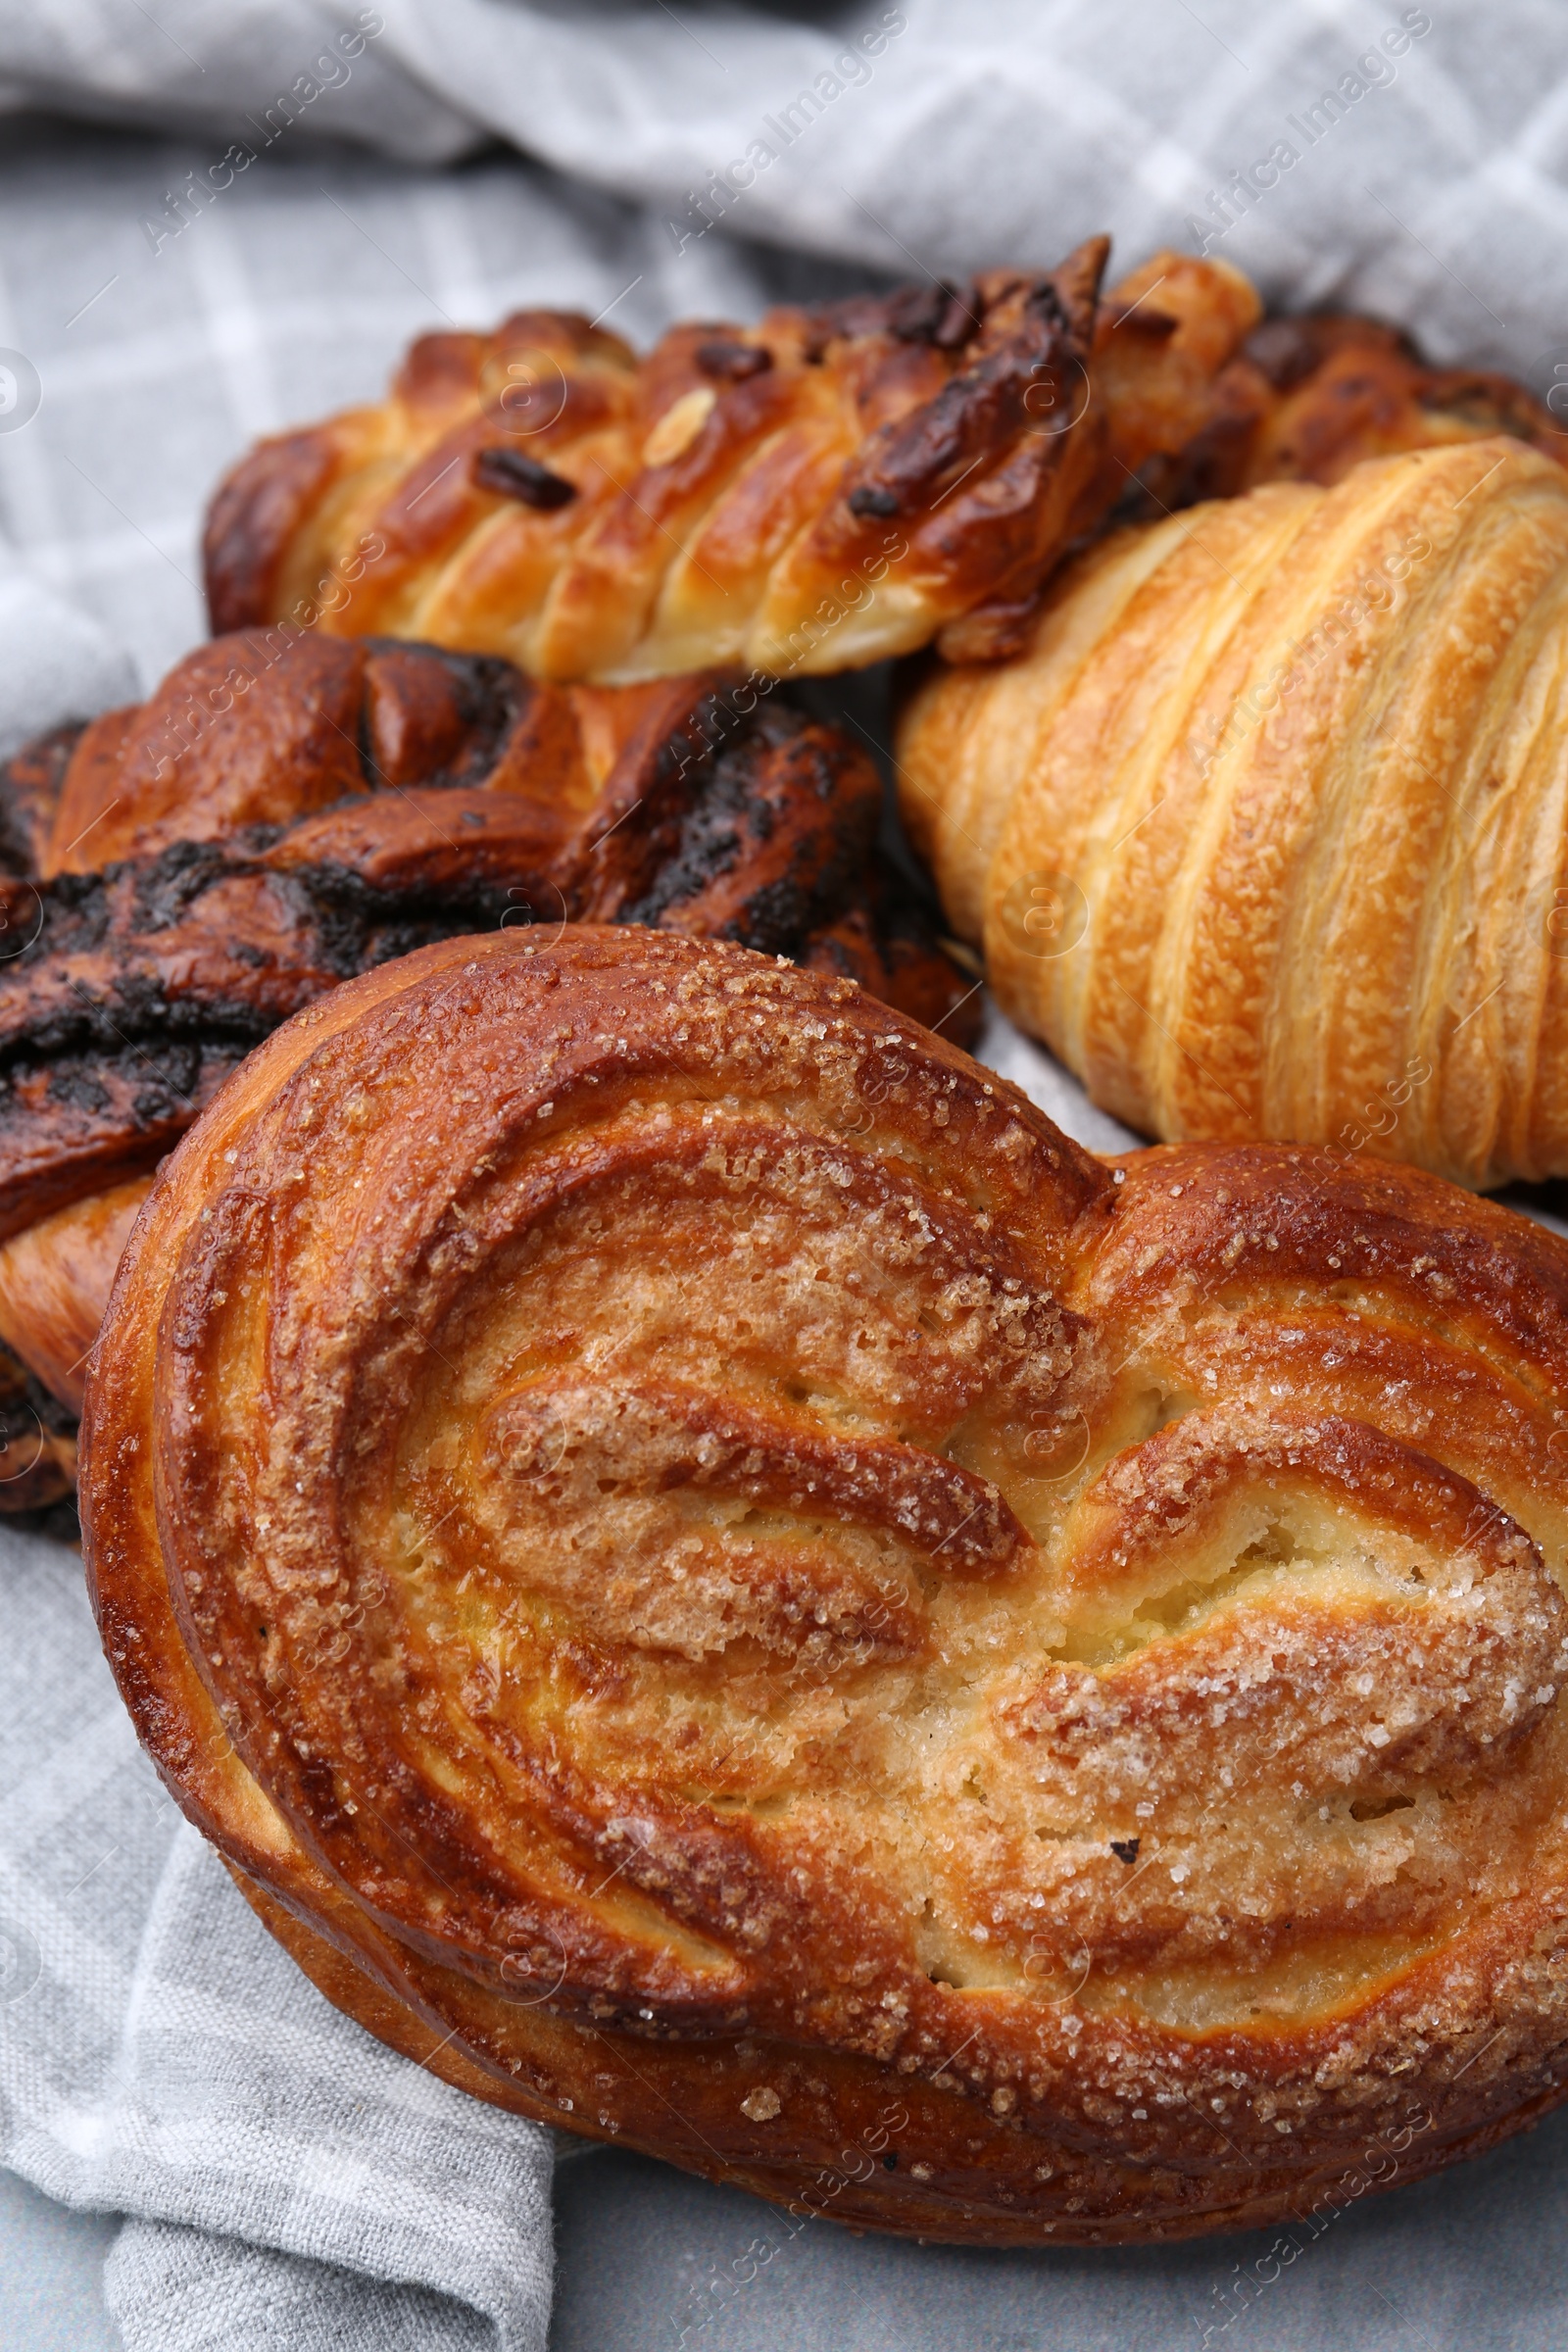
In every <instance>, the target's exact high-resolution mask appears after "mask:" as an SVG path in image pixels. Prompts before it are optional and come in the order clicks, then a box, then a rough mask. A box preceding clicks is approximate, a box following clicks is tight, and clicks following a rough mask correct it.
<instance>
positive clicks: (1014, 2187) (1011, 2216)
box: [83, 929, 1568, 2243]
mask: <svg viewBox="0 0 1568 2352" xmlns="http://www.w3.org/2000/svg"><path fill="white" fill-rule="evenodd" d="M1565 1402H1568V1249H1565V1247H1564V1246H1563V1245H1562V1244H1561V1243H1559V1242H1558V1241H1557V1240H1556V1239H1555V1238H1554V1237H1552V1236H1551V1235H1549V1234H1547V1233H1545V1232H1544V1231H1542V1230H1539V1229H1538V1228H1536V1227H1534V1226H1532V1225H1529V1224H1527V1223H1525V1222H1524V1221H1523V1220H1521V1219H1519V1218H1516V1217H1515V1216H1513V1215H1511V1214H1510V1213H1509V1212H1508V1211H1506V1210H1504V1209H1501V1208H1498V1207H1495V1206H1493V1205H1489V1204H1487V1203H1485V1202H1479V1201H1474V1200H1471V1199H1469V1198H1467V1197H1466V1196H1464V1195H1462V1194H1460V1193H1459V1192H1457V1191H1454V1190H1452V1189H1450V1188H1449V1187H1447V1186H1446V1185H1445V1184H1443V1183H1442V1182H1441V1181H1439V1180H1437V1179H1435V1178H1431V1177H1428V1176H1425V1175H1422V1174H1419V1173H1416V1172H1413V1171H1410V1170H1407V1169H1401V1168H1397V1167H1390V1166H1384V1165H1376V1164H1368V1163H1366V1162H1364V1161H1362V1160H1358V1159H1350V1158H1347V1157H1345V1156H1344V1155H1339V1154H1331V1153H1326V1152H1316V1153H1314V1152H1304V1151H1298V1150H1294V1149H1290V1148H1286V1147H1277V1146H1266V1145H1250V1146H1235V1147H1218V1146H1210V1145H1186V1146H1178V1147H1174V1148H1171V1149H1167V1150H1158V1151H1152V1152H1141V1153H1135V1154H1133V1155H1132V1156H1131V1157H1129V1158H1128V1159H1127V1160H1126V1161H1125V1162H1123V1163H1120V1164H1111V1163H1103V1162H1100V1161H1097V1160H1095V1159H1092V1158H1091V1157H1090V1156H1089V1155H1088V1154H1087V1153H1086V1152H1082V1151H1080V1150H1079V1149H1078V1148H1077V1147H1076V1146H1075V1145H1073V1144H1071V1143H1070V1142H1068V1141H1067V1139H1066V1138H1065V1137H1063V1136H1062V1135H1060V1134H1059V1133H1057V1131H1056V1130H1055V1129H1054V1127H1052V1125H1051V1124H1050V1122H1049V1121H1048V1120H1046V1119H1045V1118H1044V1117H1042V1116H1041V1115H1040V1114H1039V1113H1038V1112H1037V1111H1035V1110H1034V1109H1032V1108H1031V1107H1030V1106H1029V1105H1028V1104H1027V1103H1025V1102H1024V1100H1023V1099H1022V1098H1021V1097H1020V1096H1019V1095H1017V1094H1016V1093H1015V1092H1013V1091H1012V1090H1011V1089H1010V1088H1008V1087H1007V1086H1006V1085H1005V1084H1004V1083H1003V1082H1002V1081H1001V1080H999V1079H997V1078H995V1077H993V1076H992V1075H990V1074H989V1073H988V1072H986V1071H985V1070H983V1069H981V1068H979V1067H978V1066H977V1065H976V1064H975V1063H974V1062H972V1061H970V1060H969V1059H968V1058H967V1057H966V1056H965V1055H964V1054H961V1053H959V1052H957V1051H956V1049H953V1048H950V1047H948V1046H945V1045H943V1044H942V1043H940V1042H939V1041H938V1040H937V1039H935V1038H933V1037H932V1036H930V1035H929V1034H928V1033H926V1032H925V1031H923V1030H920V1029H919V1028H918V1027H917V1026H915V1025H914V1024H912V1023H910V1022H909V1021H908V1020H907V1018H904V1017H901V1016H900V1015H899V1014H898V1013H896V1012H893V1011H891V1010H889V1009H888V1008H887V1007H886V1006H884V1005H879V1004H877V1003H875V1002H874V1001H872V1000H871V999H870V998H868V997H866V996H865V995H863V994H862V993H861V992H860V991H859V990H858V989H857V988H855V987H854V986H853V985H852V984H850V983H848V982H843V981H834V980H831V979H828V978H824V977H823V976H821V975H818V974H813V973H809V972H804V971H801V970H799V969H796V968H792V967H788V966H782V965H779V964H775V963H773V962H770V961H768V960H766V959H764V958H762V957H760V956H754V955H751V954H749V953H746V952H744V951H742V950H739V949H732V948H725V947H717V946H712V945H705V944H702V943H699V942H696V941H692V940H688V939H683V938H677V937H672V936H666V935H662V934H658V933H652V932H645V931H637V930H629V929H628V930H614V931H611V930H593V929H580V930H574V929H567V930H565V931H564V933H563V934H562V935H561V936H560V937H559V938H557V939H555V940H553V941H548V942H541V941H539V940H535V939H530V938H529V937H528V935H527V934H519V933H516V932H510V931H509V932H504V933H501V934H498V935H490V936H487V937H485V938H483V939H473V940H454V941H451V942H447V943H444V944H441V945H438V946H433V947H430V948H427V949H425V950H422V951H421V952H420V953H418V954H417V955H415V956H410V957H408V958H406V959H405V960H404V961H402V962H399V963H394V964H391V965H388V966H386V967H384V968H382V969H380V970H378V971H375V972H373V973H369V974H367V975H366V976H364V977H363V978H361V979H358V980H355V981H353V982H351V983H350V984H349V985H347V986H346V987H344V988H343V989H341V990H340V991H338V992H337V993H336V994H334V995H333V996H331V997H329V998H327V999H325V1000H323V1001H322V1002H320V1003H319V1004H318V1005H314V1006H313V1007H312V1008H311V1009H309V1010H308V1011H306V1012H304V1013H302V1014H301V1015H299V1016H298V1017H297V1018H296V1019H294V1020H293V1021H291V1022H290V1023H289V1024H288V1025H287V1026H286V1027H284V1028H282V1029H280V1030H278V1031H277V1032H276V1033H275V1034H274V1035H273V1036H272V1037H271V1038H270V1040H269V1041H268V1042H267V1043H266V1044H265V1045H263V1046H262V1048H261V1049H260V1050H259V1051H258V1052H257V1053H256V1054H254V1055H253V1056H252V1058H251V1059H250V1060H249V1061H248V1062H247V1063H246V1064H245V1065H244V1066H243V1068H242V1069H241V1070H240V1071H239V1072H238V1073H237V1075H236V1076H235V1077H234V1079H233V1080H232V1081H231V1082H230V1083H229V1085H228V1086H227V1087H226V1088H225V1089H224V1091H223V1092H222V1094H221V1096H220V1098H219V1100H218V1101H217V1102H216V1103H214V1105H213V1106H212V1107H211V1109H209V1110H208V1111H207V1113H206V1114H205V1116H204V1117H203V1118H202V1120H201V1121H200V1122H199V1124H198V1125H197V1126H196V1127H195V1128H194V1129H193V1130H192V1132H191V1133H190V1134H189V1135H188V1136H187V1138H186V1139H185V1140H184V1142H183V1143H182V1144H181V1145H180V1147H179V1149H178V1150H177V1152H175V1153H174V1155H173V1157H172V1159H171V1160H170V1161H169V1162H168V1163H167V1164H166V1166H165V1168H164V1171H163V1173H162V1175H161V1176H160V1178H159V1180H158V1183H157V1185H156V1187H155V1189H154V1192H153V1194H152V1197H151V1200H150V1201H149V1203H148V1206H147V1209H146V1210H145V1212H144V1213H143V1216H142V1218H141V1220H140V1223H139V1224H138V1226H137V1229H136V1232H135V1234H134V1236H133V1239H132V1241H131V1244H130V1247H129V1250H128V1253H127V1256H126V1258H125V1260H124V1262H123V1268H122V1272H121V1276H120V1280H119V1284H118V1288H117V1291H116V1296H115V1299H114V1302H113V1304H112V1306H111V1309H110V1313H109V1318H108V1321H107V1324H106V1327H105V1330H104V1334H103V1337H102V1339H101V1341H100V1343H99V1347H98V1350H97V1353H96V1357H95V1360H94V1365H93V1369H92V1373H91V1377H90V1380H89V1387H88V1398H87V1408H86V1417H85V1423H84V1431H85V1468H84V1473H83V1510H84V1520H85V1527H86V1544H87V1552H88V1558H89V1563H90V1567H91V1572H92V1576H93V1579H94V1585H95V1591H96V1595H97V1605H98V1609H99V1613H100V1620H101V1624H102V1629H103V1635H104V1640H105V1643H106V1646H107V1648H108V1651H109V1655H110V1657H111V1659H112V1661H113V1663H114V1667H115V1671H116V1673H117V1675H118V1676H119V1678H120V1682H121V1687H122V1689H123V1691H124V1694H125V1697H126V1699H127V1701H128V1703H129V1705H130V1707H131V1709H132V1711H133V1713H134V1715H135V1717H136V1721H137V1723H138V1726H139V1728H140V1731H141V1735H142V1738H143V1739H144V1740H145V1741H146V1742H147V1744H148V1746H149V1747H150V1748H151V1750H152V1751H153V1753H154V1755H155V1756H156V1758H157V1760H158V1762H159V1765H160V1767H161V1769H162V1770H163V1772H164V1774H165V1776H166V1778H167V1779H168V1781H169V1782H170V1785H171V1786H172V1789H174V1791H175V1793H176V1794H177V1795H178V1797H179V1799H180V1801H181V1803H182V1804H183V1805H184V1807H185V1808H186V1810H187V1812H188V1813H189V1814H190V1815H191V1817H192V1818H193V1819H194V1820H195V1821H196V1822H198V1823H199V1824H200V1826H201V1827H202V1828H203V1829H204V1830H205V1831H206V1832H207V1834H208V1835H209V1836H210V1837H211V1838H214V1839H215V1840H216V1842H217V1843H218V1844H219V1846H220V1847H221V1850H222V1852H223V1853H224V1855H225V1856H226V1857H227V1859H228V1860H229V1862H230V1864H231V1865H232V1866H233V1867H234V1869H235V1870H236V1873H237V1874H238V1875H239V1877H240V1881H241V1884H242V1886H244V1887H245V1888H246V1890H247V1892H248V1893H249V1895H250V1897H251V1899H252V1900H253V1902H254V1903H255V1904H256V1906H257V1908H258V1909H259V1910H260V1911H261V1913H262V1915H263V1917H264V1918H265V1919H266V1920H267V1921H268V1922H269V1924H270V1926H271V1927H272V1928H273V1929H274V1931H275V1932H276V1933H277V1934H278V1936H280V1937H281V1938H282V1939H283V1941H284V1942H285V1943H286V1944H287V1945H288V1946H289V1947H290V1949H291V1950H292V1951H293V1952H294V1953H295V1954H296V1956H297V1957H298V1958H299V1959H300V1961H301V1962H302V1964H303V1965H304V1966H305V1967H306V1968H307V1969H308V1970H309V1972H310V1973H311V1975H312V1976H313V1977H314V1978H315V1979H316V1981H317V1982H318V1983H319V1985H321V1986H322V1988H323V1989H324V1990H325V1991H326V1992H327V1993H328V1994H329V1996H330V1997H331V1998H332V1999H333V2000H335V2001H336V2002H338V2003H339V2004H340V2005H341V2006H342V2007H343V2008H345V2009H347V2010H349V2011H350V2012H351V2013H352V2014H354V2015H355V2016H357V2017H359V2018H360V2019H361V2020H362V2021H363V2022H364V2023H365V2024H366V2025H367V2026H368V2027H369V2029H370V2030H371V2031H372V2032H374V2033H376V2034H380V2035H381V2036H382V2037H383V2038H385V2039H386V2040H388V2041H390V2042H392V2043H394V2044H395V2045H396V2046H398V2047H399V2048H401V2049H404V2050H406V2051H408V2052H409V2053H411V2054H412V2055H414V2056H415V2057H417V2058H418V2059H420V2060H423V2061H425V2062H427V2063H428V2064H429V2065H430V2067H431V2068H432V2069H433V2070H434V2071H435V2072H436V2073H438V2074H440V2075H443V2076H445V2077H446V2078H447V2079H449V2080H450V2081H452V2082H458V2083H461V2084H463V2085H464V2086H466V2087H467V2088H468V2089H470V2090H473V2091H475V2092H477V2093H478V2094H479V2095H481V2096H483V2097H486V2098H490V2099H494V2100H496V2101H498V2102H500V2103H502V2104H504V2105H508V2106H511V2107H513V2108H515V2109H517V2110H519V2111H520V2112H522V2113H524V2114H528V2115H533V2116H542V2117H545V2118H547V2119H549V2120H550V2121H552V2122H556V2123H561V2124H564V2125H565V2126H566V2127H567V2128H568V2129H571V2130H574V2131H585V2132H587V2133H589V2134H591V2135H596V2136H603V2137H614V2138H618V2139H620V2140H622V2141H624V2142H626V2143H627V2144H629V2145H633V2146H636V2147H640V2148H645V2149H650V2150H653V2151H654V2152H656V2153H658V2154H661V2155H663V2156H666V2157H669V2158H671V2159H673V2160H674V2161H675V2162H677V2163H679V2164H682V2165H685V2166H687V2167H689V2168H691V2169H693V2170H695V2171H698V2172H702V2173H706V2174H709V2175H711V2176H713V2177H721V2178H726V2179H731V2180H737V2181H739V2182H741V2183H742V2184H744V2185H746V2186H749V2187H751V2188H754V2189H757V2190H759V2191H760V2192H761V2193H763V2194H765V2195H769V2196H772V2197H776V2198H781V2199H792V2200H794V2201H795V2202H796V2204H797V2206H798V2209H799V2210H801V2211H819V2212H822V2213H825V2214H828V2215H830V2216H832V2217H834V2218H836V2219H839V2220H842V2221H847V2222H853V2223H857V2224H867V2223H869V2224H873V2225H876V2226H878V2227H882V2228H887V2229H899V2230H905V2231H910V2232H918V2233H920V2234H923V2235H928V2236H936V2237H953V2238H967V2239H972V2240H978V2241H982V2242H984V2241H992V2242H1004V2241H1014V2242H1031V2241H1034V2242H1045V2241H1048V2240H1049V2241H1052V2242H1056V2243H1061V2242H1064V2241H1070V2240H1087V2241H1092V2240H1103V2239H1114V2238H1137V2237H1155V2236H1161V2235H1179V2234H1183V2233H1186V2232H1191V2231H1196V2230H1201V2229H1219V2228H1233V2227H1236V2226H1238V2225H1241V2224H1248V2223H1254V2222H1261V2221H1265V2220H1270V2219H1274V2218H1277V2217H1282V2216H1285V2215H1287V2214H1291V2213H1303V2214H1304V2213H1305V2212H1307V2211H1308V2210H1309V2209H1310V2208H1311V2207H1312V2206H1313V2205H1314V2203H1321V2201H1322V2200H1323V2199H1325V2198H1327V2199H1328V2200H1329V2201H1330V2203H1333V2202H1334V2201H1335V2200H1336V2199H1339V2200H1340V2201H1343V2200H1344V2198H1345V2196H1346V2195H1348V2194H1351V2193H1356V2194H1358V2193H1360V2191H1359V2188H1356V2189H1354V2190H1349V2189H1348V2188H1347V2187H1346V2185H1345V2184H1346V2183H1347V2182H1348V2181H1351V2180H1354V2181H1358V2182H1359V2183H1360V2185H1361V2186H1362V2187H1364V2186H1366V2185H1368V2184H1369V2183H1382V2182H1387V2181H1389V2180H1405V2179H1410V2178H1412V2177H1415V2176H1416V2175H1418V2174H1420V2173H1422V2172H1425V2171H1429V2170H1431V2169H1432V2168H1434V2167H1435V2166H1437V2165H1440V2164H1442V2163H1444V2162H1446V2160H1448V2159H1449V2158H1450V2157H1452V2156H1454V2155H1456V2154H1458V2153H1461V2152H1464V2151H1467V2150H1470V2149H1474V2148H1478V2147H1481V2146H1484V2145H1486V2144H1487V2143H1488V2142H1490V2141H1491V2140H1493V2139H1495V2138H1496V2137H1497V2136H1499V2135H1500V2134H1502V2133H1503V2132H1505V2131H1510V2130H1513V2129H1516V2128H1517V2127H1518V2126H1520V2125H1521V2124H1523V2123H1525V2122H1528V2121H1529V2120H1531V2119H1532V2118H1533V2117H1535V2116H1537V2115H1539V2114H1540V2113H1541V2112H1542V2111H1543V2109H1544V2107H1546V2106H1547V2105H1549V2104H1550V2103H1552V2102H1553V2101H1554V2100H1555V2099H1556V2098H1558V2097H1559V2096H1560V2095H1561V2078H1562V2074H1563V2070H1564V2066H1565V2063H1568V2060H1565V2057H1564V2054H1563V2053H1564V2041H1565V2036H1568V1838H1565V1827H1564V1825H1565V1821H1568V1813H1565V1803H1564V1800H1565V1793H1568V1726H1565V1717H1564V1706H1563V1702H1562V1700H1561V1699H1560V1698H1559V1696H1558V1692H1559V1689H1560V1687H1561V1685H1562V1681H1563V1677H1564V1673H1565V1671H1568V1608H1565V1605H1564V1599H1563V1594H1562V1592H1561V1589H1560V1587H1559V1583H1558V1575H1559V1572H1560V1569H1561V1565H1562V1560H1563V1546H1564V1535H1565V1510H1564V1489H1563V1478H1562V1467H1561V1464H1562V1457H1563V1453H1564V1450H1565V1448H1564V1444H1563V1440H1562V1438H1561V1437H1560V1435H1559V1416H1560V1415H1561V1414H1562V1412H1563V1408H1564V1404H1565ZM1563 1426H1565V1427H1568V1424H1564V1425H1563Z"/></svg>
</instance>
